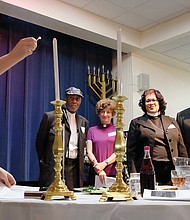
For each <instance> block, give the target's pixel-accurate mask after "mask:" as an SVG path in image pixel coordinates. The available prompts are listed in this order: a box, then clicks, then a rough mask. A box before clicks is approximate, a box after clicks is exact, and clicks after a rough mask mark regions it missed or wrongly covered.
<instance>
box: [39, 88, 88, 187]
mask: <svg viewBox="0 0 190 220" xmlns="http://www.w3.org/2000/svg"><path fill="white" fill-rule="evenodd" d="M82 98H83V94H82V92H81V90H80V89H78V88H75V87H70V88H68V89H66V90H65V101H66V104H65V105H64V106H63V109H62V110H63V117H62V124H65V134H64V136H65V137H64V139H65V145H64V149H65V151H64V154H65V155H64V179H65V183H66V186H67V187H68V189H69V190H73V188H78V187H82V186H83V176H84V147H85V146H86V134H87V130H88V121H87V119H85V118H84V117H82V116H81V115H79V114H77V110H78V109H79V107H80V104H81V101H82ZM54 123H55V117H54V112H53V111H51V112H45V113H44V116H43V119H42V121H41V123H40V127H39V130H38V133H37V138H36V151H37V154H38V159H39V165H40V177H39V185H40V187H41V188H42V187H48V186H49V185H50V184H51V183H52V182H53V180H54V175H55V171H54V164H55V163H54V157H53V152H52V147H53V142H54V137H55V132H54V129H53V126H54Z"/></svg>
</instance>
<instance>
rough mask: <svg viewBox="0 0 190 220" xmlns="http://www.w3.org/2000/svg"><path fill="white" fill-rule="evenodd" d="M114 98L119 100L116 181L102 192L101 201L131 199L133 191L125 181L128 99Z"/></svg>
mask: <svg viewBox="0 0 190 220" xmlns="http://www.w3.org/2000/svg"><path fill="white" fill-rule="evenodd" d="M113 99H114V100H115V101H116V102H117V107H116V113H117V115H116V116H117V121H116V123H115V126H116V139H115V146H114V152H115V154H116V171H117V172H116V181H115V182H114V183H113V184H112V185H111V187H110V188H109V189H108V191H107V192H105V193H102V196H101V198H100V201H101V202H104V201H107V200H112V199H113V198H125V200H127V201H128V200H131V199H132V197H131V192H130V188H129V186H128V184H126V183H125V182H124V181H123V175H122V170H123V161H124V156H125V151H126V150H125V149H126V143H125V138H124V134H123V127H124V123H123V113H124V111H125V108H124V105H123V102H124V101H125V100H126V99H127V97H126V96H121V95H117V96H116V97H113Z"/></svg>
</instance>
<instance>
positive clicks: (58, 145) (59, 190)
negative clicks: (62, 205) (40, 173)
mask: <svg viewBox="0 0 190 220" xmlns="http://www.w3.org/2000/svg"><path fill="white" fill-rule="evenodd" d="M51 103H52V104H53V105H54V106H55V110H54V115H55V125H54V130H55V139H54V143H53V155H54V161H55V166H54V170H55V176H54V177H55V178H54V181H53V182H52V184H51V185H50V186H49V188H48V190H47V192H46V193H45V200H51V199H52V197H53V196H56V197H57V196H58V197H59V196H64V197H70V198H71V199H72V200H76V197H75V196H74V193H73V191H69V190H68V188H67V186H66V185H65V183H64V182H63V180H62V179H61V170H62V165H61V161H62V158H63V156H64V145H63V138H62V131H63V126H62V123H61V119H62V115H63V112H62V105H63V104H65V101H62V100H55V101H52V102H51ZM63 167H64V164H63ZM63 172H64V171H63Z"/></svg>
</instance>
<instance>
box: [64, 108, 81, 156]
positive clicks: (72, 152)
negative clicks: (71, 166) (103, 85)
mask: <svg viewBox="0 0 190 220" xmlns="http://www.w3.org/2000/svg"><path fill="white" fill-rule="evenodd" d="M67 115H68V121H69V126H70V130H71V136H70V140H69V149H68V151H67V152H66V157H67V158H71V159H76V158H77V155H78V146H77V144H78V132H77V124H76V118H75V116H76V113H70V112H69V111H67Z"/></svg>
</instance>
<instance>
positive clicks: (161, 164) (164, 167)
mask: <svg viewBox="0 0 190 220" xmlns="http://www.w3.org/2000/svg"><path fill="white" fill-rule="evenodd" d="M153 165H154V170H155V174H156V182H157V183H158V185H172V184H171V170H174V169H175V167H174V164H173V162H172V161H156V160H153Z"/></svg>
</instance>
